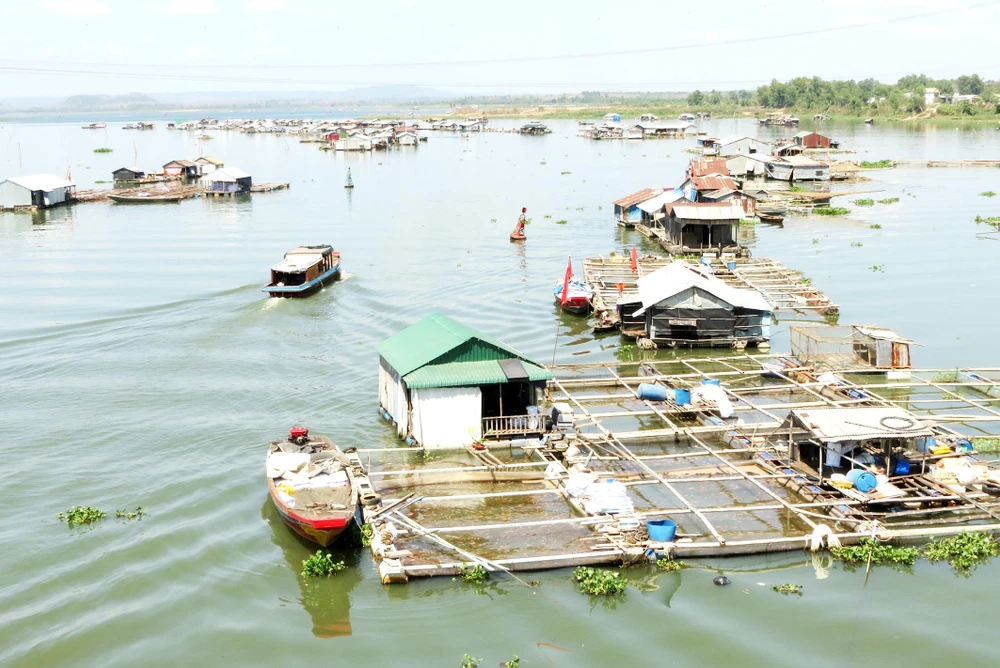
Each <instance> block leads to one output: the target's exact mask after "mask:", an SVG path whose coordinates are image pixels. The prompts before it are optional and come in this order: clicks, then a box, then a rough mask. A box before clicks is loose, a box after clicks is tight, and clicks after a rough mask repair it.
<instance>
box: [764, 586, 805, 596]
mask: <svg viewBox="0 0 1000 668" xmlns="http://www.w3.org/2000/svg"><path fill="white" fill-rule="evenodd" d="M771 591H776V592H778V593H779V594H781V595H782V596H788V595H789V594H794V595H795V596H802V585H793V584H780V585H772V586H771Z"/></svg>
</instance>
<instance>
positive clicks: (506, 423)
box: [483, 415, 546, 438]
mask: <svg viewBox="0 0 1000 668" xmlns="http://www.w3.org/2000/svg"><path fill="white" fill-rule="evenodd" d="M545 417H546V416H544V415H501V416H499V417H488V418H483V438H503V437H505V436H523V435H526V434H541V433H544V432H545Z"/></svg>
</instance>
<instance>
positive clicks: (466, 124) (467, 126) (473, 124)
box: [458, 119, 486, 132]
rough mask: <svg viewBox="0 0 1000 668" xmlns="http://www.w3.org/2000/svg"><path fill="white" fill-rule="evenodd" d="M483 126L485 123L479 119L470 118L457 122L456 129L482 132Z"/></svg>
mask: <svg viewBox="0 0 1000 668" xmlns="http://www.w3.org/2000/svg"><path fill="white" fill-rule="evenodd" d="M485 127H486V123H484V122H483V121H481V120H479V119H470V120H468V121H462V122H461V123H459V124H458V129H459V130H460V131H461V132H482V131H483V128H485Z"/></svg>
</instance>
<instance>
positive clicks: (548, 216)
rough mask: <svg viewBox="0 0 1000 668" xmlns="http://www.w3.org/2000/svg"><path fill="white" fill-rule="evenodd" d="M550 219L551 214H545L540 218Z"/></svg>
mask: <svg viewBox="0 0 1000 668" xmlns="http://www.w3.org/2000/svg"><path fill="white" fill-rule="evenodd" d="M551 217H552V214H551V213H547V214H545V215H544V216H542V218H551Z"/></svg>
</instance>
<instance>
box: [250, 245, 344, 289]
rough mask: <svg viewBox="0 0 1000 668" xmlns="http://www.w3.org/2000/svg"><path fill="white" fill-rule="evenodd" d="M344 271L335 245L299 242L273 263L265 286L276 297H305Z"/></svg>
mask: <svg viewBox="0 0 1000 668" xmlns="http://www.w3.org/2000/svg"><path fill="white" fill-rule="evenodd" d="M339 274H340V253H339V252H338V251H335V250H333V247H332V246H329V245H326V244H324V245H322V246H299V247H298V248H293V249H292V250H290V251H288V252H287V253H285V257H284V259H282V260H281V262H279V263H278V264H276V265H274V266H273V267H271V282H270V283H268V284H267V285H266V286H264V288H263V290H264V291H265V292H268V293H269V294H270V295H271V296H272V297H305V296H308V295H310V294H312V293H313V292H316V291H317V290H319V289H320V288H322V287H323V285H324V284H325V283H327V282H329V281H332V280H334V279H335V278H337V276H338V275H339Z"/></svg>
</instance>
